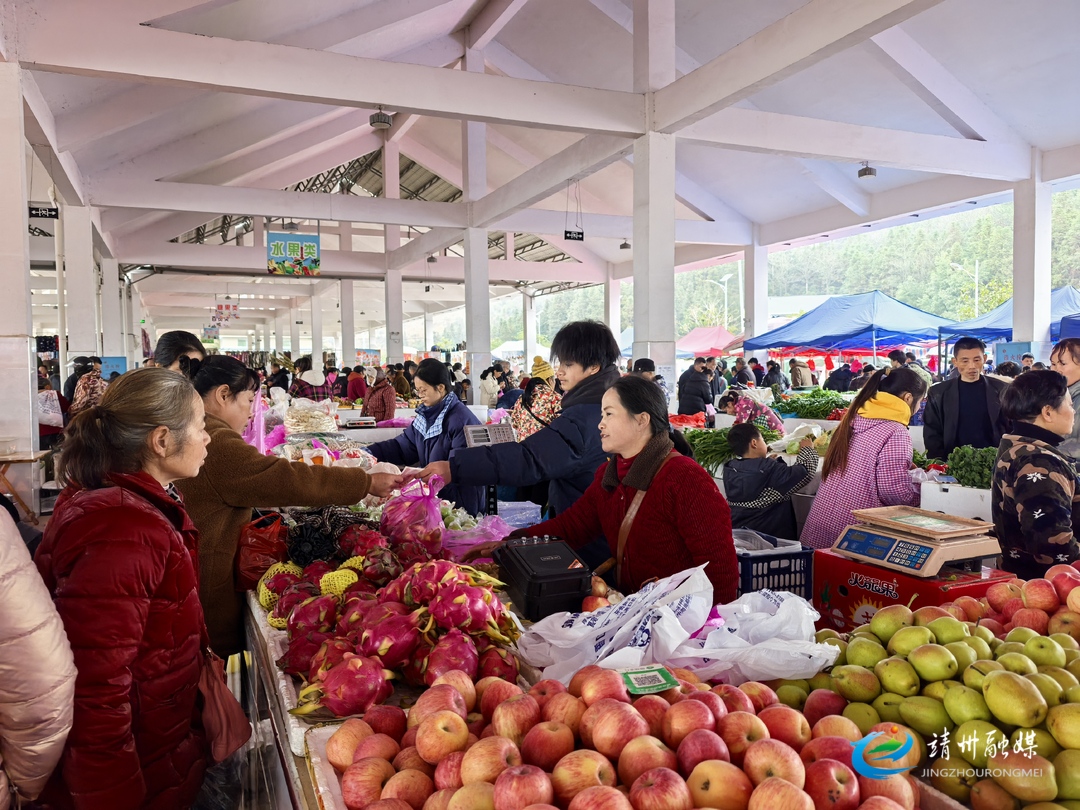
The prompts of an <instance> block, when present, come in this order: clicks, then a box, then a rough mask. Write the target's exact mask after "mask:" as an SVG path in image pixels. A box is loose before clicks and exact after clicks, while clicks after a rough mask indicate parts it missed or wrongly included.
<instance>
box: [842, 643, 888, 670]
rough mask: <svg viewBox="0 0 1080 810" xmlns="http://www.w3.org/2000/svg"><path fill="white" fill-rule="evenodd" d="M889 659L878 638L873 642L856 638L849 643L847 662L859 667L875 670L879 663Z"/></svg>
mask: <svg viewBox="0 0 1080 810" xmlns="http://www.w3.org/2000/svg"><path fill="white" fill-rule="evenodd" d="M888 657H889V654H888V653H887V652H886V651H885V648H884V647H882V646H881V644H880V643H879V642H878V641H877V636H874V640H873V641H871V640H870V639H867V638H856V639H852V640H851V641H850V642H848V648H847V662H848V663H849V664H855V665H856V666H859V667H866V668H867V669H873V668H874V666H875V665H876V664H877V662H878V661H883V660H885V659H886V658H888Z"/></svg>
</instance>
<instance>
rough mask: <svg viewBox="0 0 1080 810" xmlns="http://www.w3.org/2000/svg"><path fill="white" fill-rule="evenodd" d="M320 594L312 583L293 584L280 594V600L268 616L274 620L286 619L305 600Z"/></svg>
mask: <svg viewBox="0 0 1080 810" xmlns="http://www.w3.org/2000/svg"><path fill="white" fill-rule="evenodd" d="M320 593H321V591H320V590H319V586H318V585H313V584H312V583H310V582H305V581H303V580H301V581H300V582H294V583H293V584H292V585H290V586H289V587H287V588H286V589H285V590H284V591H283V592H282V594H281V598H280V599H278V601H277V604H276V605H274V610H273V611H272V612H271V614H270V615H272V616H273V617H274V618H275V619H287V618H289V615H290V614H291V613H292V609H293V608H294V607H296V606H297V605H299V604H300V603H301V602H303V601H304V600H305V599H311V598H312V597H314V596H319V594H320Z"/></svg>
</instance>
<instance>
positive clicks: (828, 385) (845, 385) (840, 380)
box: [821, 363, 855, 392]
mask: <svg viewBox="0 0 1080 810" xmlns="http://www.w3.org/2000/svg"><path fill="white" fill-rule="evenodd" d="M854 376H855V375H854V374H852V373H851V366H849V365H848V364H847V363H844V365H842V366H840V368H838V369H837V370H836V371H834V372H833V373H832V374H830V375H829V379H827V380H826V381H825V385H823V386H821V387H822V388H824V389H825V390H826V391H840V392H843V391H848V390H850V388H851V379H852V378H853V377H854Z"/></svg>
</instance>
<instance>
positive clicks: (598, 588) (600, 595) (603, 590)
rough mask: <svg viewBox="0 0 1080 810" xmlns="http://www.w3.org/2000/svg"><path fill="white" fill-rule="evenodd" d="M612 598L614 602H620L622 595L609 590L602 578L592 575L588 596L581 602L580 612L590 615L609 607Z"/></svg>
mask: <svg viewBox="0 0 1080 810" xmlns="http://www.w3.org/2000/svg"><path fill="white" fill-rule="evenodd" d="M612 596H614V597H616V599H615V601H616V602H620V601H622V594H620V593H618V592H617V591H613V590H612V589H611V588H609V587H608V584H607V583H606V582H604V579H603V577H598V576H597V575H596V574H593V576H592V585H591V588H590V589H589V595H588V596H586V597H585V598H584V599H582V600H581V612H582V613H591V612H592V611H594V610H599V609H600V608H605V607H609V606H610V605H612V604H613V602H612V601H611V597H612Z"/></svg>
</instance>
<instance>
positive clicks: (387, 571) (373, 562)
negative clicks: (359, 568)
mask: <svg viewBox="0 0 1080 810" xmlns="http://www.w3.org/2000/svg"><path fill="white" fill-rule="evenodd" d="M363 574H364V577H365V578H366V579H367V580H368V581H369V582H374V583H375V584H376V585H380V586H381V585H385V584H386V583H388V582H389V581H390V580H392V579H394V578H395V577H398V576H401V563H400V562H398V558H397V557H396V556H394V552H392V551H391V550H390V549H388V548H374V549H372V550H371V552H370V553H369V554H368V555H367V556H366V557H364V569H363Z"/></svg>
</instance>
